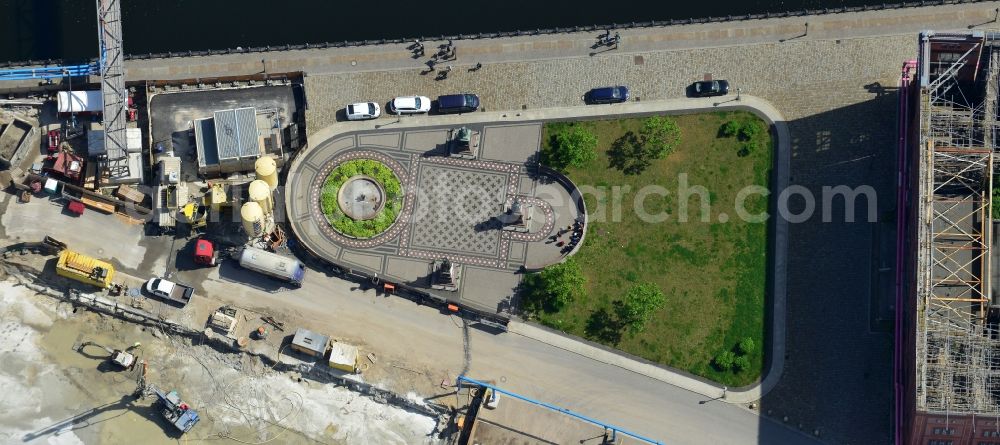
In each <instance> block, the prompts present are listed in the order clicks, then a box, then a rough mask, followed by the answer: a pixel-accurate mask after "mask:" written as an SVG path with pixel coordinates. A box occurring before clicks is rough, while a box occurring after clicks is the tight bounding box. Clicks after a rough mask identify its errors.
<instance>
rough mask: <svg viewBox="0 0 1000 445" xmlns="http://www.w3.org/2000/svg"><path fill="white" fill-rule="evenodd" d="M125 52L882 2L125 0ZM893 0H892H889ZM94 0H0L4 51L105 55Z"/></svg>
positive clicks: (32, 55)
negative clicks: (100, 49) (99, 45)
mask: <svg viewBox="0 0 1000 445" xmlns="http://www.w3.org/2000/svg"><path fill="white" fill-rule="evenodd" d="M120 1H121V3H122V16H123V18H122V23H123V25H122V26H123V29H124V31H123V32H124V40H125V52H126V53H132V54H138V53H146V52H165V51H187V50H201V49H224V48H230V47H232V48H235V47H237V46H264V45H283V44H286V43H288V44H300V43H322V42H336V41H343V40H366V39H382V38H386V39H388V38H402V37H416V36H421V35H427V36H432V35H442V34H445V35H448V34H459V33H465V34H469V33H477V32H497V31H516V30H528V29H536V28H552V27H566V26H574V25H592V24H610V23H628V22H642V21H649V20H670V19H687V18H692V17H697V18H701V17H714V16H726V15H739V14H756V13H764V12H782V11H797V10H803V9H818V8H824V7H828V8H833V7H840V6H861V5H864V4H880V3H882V2H878V1H874V0H826V1H821V0H785V1H774V0H772V1H767V0H716V1H667V0H616V1H607V0H604V1H601V0H503V1H488V0H465V1H462V0H432V1H400V0H381V1H371V0H354V1H344V0H325V1H320V0H311V1H307V0H284V1H275V0H270V1H262V0H120ZM890 1H891V0H890ZM95 10H96V6H95V1H94V0H0V11H3V17H4V18H5V19H6V21H4V22H0V61H3V60H9V61H19V60H28V59H58V58H62V59H69V60H73V59H81V58H91V57H95V56H96V55H97V24H96V12H95Z"/></svg>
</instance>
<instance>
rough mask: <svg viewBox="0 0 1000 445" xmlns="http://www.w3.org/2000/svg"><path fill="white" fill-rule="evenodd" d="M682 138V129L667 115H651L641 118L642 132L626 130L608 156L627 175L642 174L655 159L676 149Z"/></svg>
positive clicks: (612, 145) (613, 165)
mask: <svg viewBox="0 0 1000 445" xmlns="http://www.w3.org/2000/svg"><path fill="white" fill-rule="evenodd" d="M680 141H681V129H680V127H678V126H677V122H675V121H674V120H673V119H671V118H669V117H667V116H653V117H648V118H646V119H644V120H643V121H642V128H640V129H639V134H636V133H634V132H631V131H629V132H627V133H625V134H624V135H622V137H620V138H618V140H616V141H615V142H614V143H613V144H611V149H610V150H608V157H609V158H610V161H611V166H612V167H614V168H617V169H619V170H621V171H622V172H624V173H625V174H627V175H635V174H639V173H642V171H643V170H645V169H646V168H647V167H649V166H650V165H652V164H653V161H654V160H656V159H662V158H663V157H664V156H666V155H668V154H670V153H671V152H673V151H674V148H676V147H677V144H679V143H680Z"/></svg>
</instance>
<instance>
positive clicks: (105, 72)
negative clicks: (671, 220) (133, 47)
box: [0, 0, 130, 177]
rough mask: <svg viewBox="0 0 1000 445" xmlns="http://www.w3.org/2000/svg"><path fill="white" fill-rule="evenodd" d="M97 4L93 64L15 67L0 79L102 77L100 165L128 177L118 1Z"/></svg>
mask: <svg viewBox="0 0 1000 445" xmlns="http://www.w3.org/2000/svg"><path fill="white" fill-rule="evenodd" d="M96 1H97V25H98V26H97V38H98V43H99V44H100V52H99V54H98V57H97V62H96V63H89V64H82V65H65V66H47V67H37V68H14V69H7V70H0V80H34V79H38V80H51V79H58V78H64V77H65V78H69V79H72V78H73V77H79V76H89V75H92V74H98V75H100V76H101V96H102V99H103V100H104V110H103V111H104V112H103V118H102V122H101V123H102V124H103V125H104V147H105V148H106V152H105V153H104V154H103V155H101V159H100V164H101V166H102V167H103V168H102V170H103V169H106V170H107V171H108V173H109V174H110V175H111V176H116V177H122V176H129V173H130V172H129V163H128V150H127V146H126V137H125V123H126V121H127V116H128V91H127V90H126V88H125V64H124V55H123V54H122V21H121V16H122V14H121V3H120V0H96Z"/></svg>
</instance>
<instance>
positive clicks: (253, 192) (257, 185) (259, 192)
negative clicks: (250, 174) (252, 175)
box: [249, 179, 274, 215]
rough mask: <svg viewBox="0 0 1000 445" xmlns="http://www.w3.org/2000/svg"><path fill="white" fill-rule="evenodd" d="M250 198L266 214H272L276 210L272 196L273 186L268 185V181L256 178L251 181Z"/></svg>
mask: <svg viewBox="0 0 1000 445" xmlns="http://www.w3.org/2000/svg"><path fill="white" fill-rule="evenodd" d="M249 195H250V200H251V201H253V202H255V203H257V205H259V206H260V209H261V210H262V211H263V212H264V214H265V215H270V214H271V211H272V210H274V201H272V198H271V188H270V187H268V186H267V183H266V182H264V181H261V180H260V179H256V180H253V181H250V190H249Z"/></svg>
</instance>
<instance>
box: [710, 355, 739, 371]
mask: <svg viewBox="0 0 1000 445" xmlns="http://www.w3.org/2000/svg"><path fill="white" fill-rule="evenodd" d="M712 361H713V362H715V367H716V368H718V369H719V370H720V371H728V370H730V369H732V368H733V362H735V361H736V354H733V351H723V352H722V353H720V354H719V355H717V356H715V359H713V360H712Z"/></svg>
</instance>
